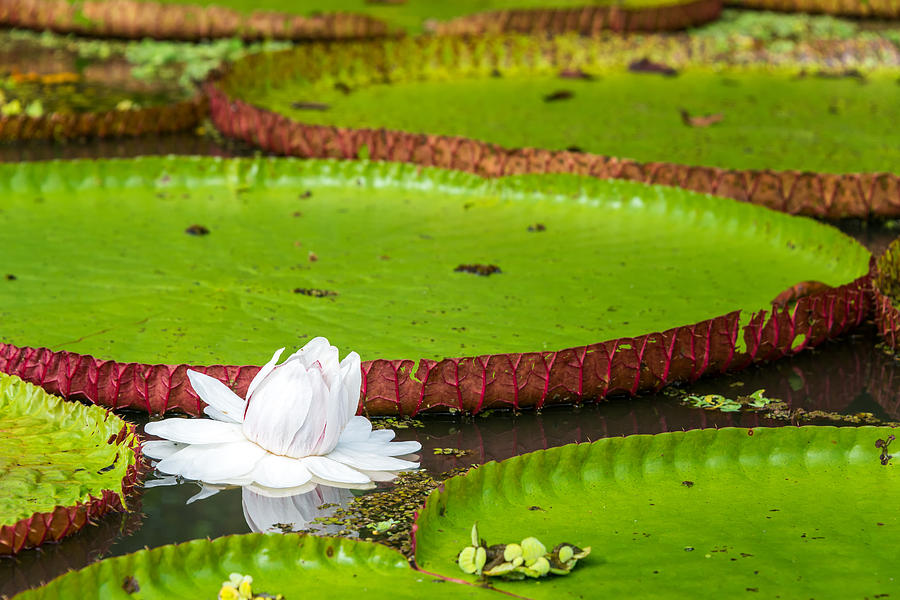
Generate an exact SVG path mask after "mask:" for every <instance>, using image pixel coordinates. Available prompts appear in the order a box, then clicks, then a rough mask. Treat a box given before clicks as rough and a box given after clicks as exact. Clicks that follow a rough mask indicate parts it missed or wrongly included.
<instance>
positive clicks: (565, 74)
mask: <svg viewBox="0 0 900 600" xmlns="http://www.w3.org/2000/svg"><path fill="white" fill-rule="evenodd" d="M559 76H560V77H561V78H562V79H584V80H586V81H592V80H593V79H594V76H593V75H591V74H590V73H586V72H584V71H582V70H581V69H563V70H562V71H560V72H559Z"/></svg>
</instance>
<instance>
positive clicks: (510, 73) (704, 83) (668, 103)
mask: <svg viewBox="0 0 900 600" xmlns="http://www.w3.org/2000/svg"><path fill="white" fill-rule="evenodd" d="M504 44H505V45H504ZM527 46H529V43H526V42H523V41H521V40H519V41H515V40H507V41H506V42H504V43H499V42H498V43H496V44H495V45H492V43H491V42H487V43H482V44H478V45H473V46H472V47H466V46H465V45H464V44H460V43H459V42H454V41H448V40H439V41H436V42H420V41H419V42H417V41H405V42H400V43H399V44H395V43H384V44H381V45H372V46H370V47H369V50H368V52H367V53H365V55H363V54H364V53H362V52H360V51H359V50H357V51H356V52H358V54H356V55H354V51H352V50H349V49H348V50H344V51H343V52H344V56H343V58H342V56H341V55H340V54H338V57H337V58H332V59H330V60H333V62H332V63H329V64H331V65H333V68H332V67H327V68H324V69H322V70H321V72H318V74H317V75H310V71H309V70H307V69H305V68H304V67H301V66H299V65H300V63H302V62H303V60H305V58H304V56H305V53H307V50H305V49H296V50H292V51H287V52H285V53H281V54H275V55H273V56H272V57H271V58H270V59H269V60H266V59H265V58H263V57H251V58H250V59H249V61H247V65H246V67H245V68H242V67H241V66H240V64H239V65H238V66H237V67H236V68H235V70H234V72H233V73H232V74H231V75H230V76H229V77H228V78H226V79H225V80H224V82H223V85H224V88H225V89H226V91H227V92H228V93H229V95H230V96H231V97H233V98H237V99H242V100H245V101H246V102H249V103H252V104H253V105H255V106H259V107H261V108H265V109H268V110H272V111H275V112H278V113H280V114H283V115H285V116H287V117H289V118H291V119H293V120H296V121H298V122H302V123H305V124H312V125H333V126H338V127H349V128H356V129H359V128H368V129H380V128H384V129H387V130H393V131H404V132H410V133H427V134H436V135H445V136H460V137H465V138H470V139H477V140H479V141H483V142H490V143H495V144H499V145H501V146H503V147H506V148H522V147H536V148H546V149H550V150H564V149H572V150H575V151H583V152H590V153H594V154H601V155H610V156H616V157H627V158H630V159H634V160H637V161H641V162H669V163H678V164H685V165H702V166H711V167H721V168H730V169H773V170H787V169H794V170H799V171H814V172H823V173H836V174H837V173H856V172H896V171H897V164H898V163H900V134H898V133H897V132H896V131H894V130H893V129H891V128H886V127H885V123H887V122H890V121H891V120H893V119H894V117H895V116H896V107H897V106H898V104H900V86H898V85H897V83H896V79H897V73H896V71H894V72H890V71H885V72H882V73H871V74H868V75H863V74H861V73H859V72H858V71H853V72H846V73H845V72H838V73H830V74H828V75H827V76H825V75H822V74H819V73H818V68H815V67H810V70H809V71H808V72H800V70H799V68H793V69H788V68H780V69H776V68H719V67H717V68H711V67H703V66H699V65H694V66H692V67H690V68H687V69H685V70H683V71H681V72H680V73H678V74H677V75H676V76H666V75H665V74H661V73H659V72H633V71H630V70H629V69H628V66H627V63H626V65H624V66H618V67H613V66H604V61H608V60H609V58H608V57H605V56H602V55H596V54H595V52H596V51H597V48H591V47H590V45H589V44H586V43H574V42H569V43H563V42H555V43H554V44H549V43H548V44H546V47H545V48H544V50H545V51H546V53H547V56H542V55H540V54H538V52H537V50H536V49H532V50H533V54H530V53H529V52H528V51H526V50H522V48H525V47H527ZM340 52H341V50H338V53H340ZM494 52H496V53H497V54H498V56H499V58H491V56H492V53H494ZM354 56H355V58H353V57H354ZM400 57H415V60H418V61H419V63H420V65H418V64H417V65H413V64H409V63H410V62H411V61H412V60H413V58H405V60H404V58H400ZM395 59H397V60H396V62H395ZM492 63H493V64H492ZM644 68H651V69H653V68H656V69H666V68H668V66H667V65H665V64H663V63H656V64H655V65H650V66H649V67H648V66H647V65H645V66H644ZM561 73H562V74H568V76H567V77H561V76H560V74H561ZM573 75H574V76H573Z"/></svg>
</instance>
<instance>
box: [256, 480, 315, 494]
mask: <svg viewBox="0 0 900 600" xmlns="http://www.w3.org/2000/svg"><path fill="white" fill-rule="evenodd" d="M318 485H319V483H318V482H316V481H315V479H313V480H311V481H309V482H307V483H304V484H303V485H298V486H297V487H293V488H269V487H265V486H262V485H257V484H255V483H251V484H249V485H245V486H243V488H244V489H245V490H249V491H251V492H253V493H255V494H259V495H260V496H266V497H268V498H287V497H288V496H296V495H297V494H305V493H306V492H309V491H312V490H314V489H316V486H318Z"/></svg>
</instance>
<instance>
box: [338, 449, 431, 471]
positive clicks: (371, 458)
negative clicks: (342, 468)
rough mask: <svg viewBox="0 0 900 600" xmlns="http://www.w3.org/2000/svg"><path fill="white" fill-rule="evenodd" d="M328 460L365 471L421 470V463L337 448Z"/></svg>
mask: <svg viewBox="0 0 900 600" xmlns="http://www.w3.org/2000/svg"><path fill="white" fill-rule="evenodd" d="M328 458H330V459H332V460H336V461H338V462H342V463H344V464H345V465H347V466H349V467H353V468H354V469H358V470H364V471H405V470H407V469H417V468H419V463H414V462H407V461H405V460H400V459H399V458H394V457H393V456H379V455H377V454H369V453H366V452H354V451H352V450H346V449H340V448H336V449H335V450H334V451H333V452H331V454H329V455H328Z"/></svg>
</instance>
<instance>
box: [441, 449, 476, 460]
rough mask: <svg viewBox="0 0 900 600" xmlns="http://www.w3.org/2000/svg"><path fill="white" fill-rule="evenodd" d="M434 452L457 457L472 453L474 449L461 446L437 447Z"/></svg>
mask: <svg viewBox="0 0 900 600" xmlns="http://www.w3.org/2000/svg"><path fill="white" fill-rule="evenodd" d="M434 453H435V454H440V455H444V456H453V457H455V458H462V457H463V456H468V455H470V454H472V451H471V450H463V449H461V448H435V449H434Z"/></svg>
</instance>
